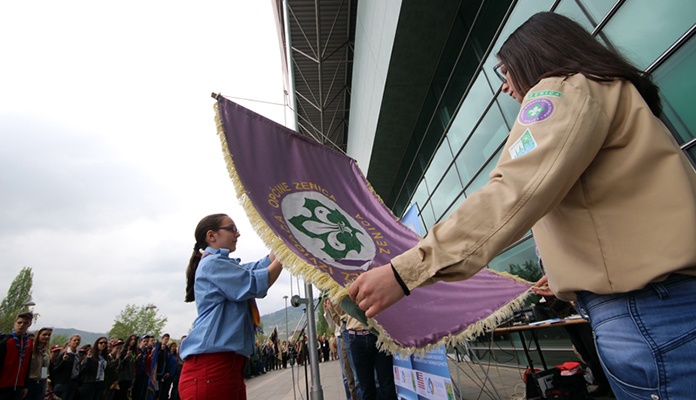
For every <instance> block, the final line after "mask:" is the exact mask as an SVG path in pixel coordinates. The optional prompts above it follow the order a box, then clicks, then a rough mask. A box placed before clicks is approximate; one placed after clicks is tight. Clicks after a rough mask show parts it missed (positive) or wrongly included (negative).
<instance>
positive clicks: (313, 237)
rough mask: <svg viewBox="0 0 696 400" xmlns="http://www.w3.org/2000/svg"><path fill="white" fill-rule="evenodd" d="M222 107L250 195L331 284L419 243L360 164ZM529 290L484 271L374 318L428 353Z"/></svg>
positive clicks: (421, 292)
mask: <svg viewBox="0 0 696 400" xmlns="http://www.w3.org/2000/svg"><path fill="white" fill-rule="evenodd" d="M218 108H219V114H220V119H221V122H222V129H223V131H224V134H225V137H226V140H227V144H228V150H229V154H230V156H231V158H232V163H233V166H234V170H235V171H236V174H237V176H238V178H239V180H240V182H241V184H242V186H243V188H244V191H245V194H246V196H248V198H249V200H250V201H251V202H252V204H253V205H254V208H255V209H256V211H257V213H258V214H259V216H260V217H261V218H262V219H263V221H264V222H265V225H266V226H267V228H268V229H270V230H271V231H272V232H273V234H274V235H276V236H277V237H279V238H280V239H282V241H283V243H284V244H285V246H287V248H288V249H290V250H292V251H293V253H294V254H296V255H297V256H298V257H299V258H300V259H301V260H303V261H304V262H305V263H306V264H307V265H308V266H311V267H314V268H315V269H317V270H319V271H321V272H323V273H325V274H327V275H328V276H330V277H331V278H333V281H332V282H331V284H336V285H340V286H346V284H347V283H348V282H350V281H352V280H353V279H355V278H356V277H357V276H358V275H359V274H360V273H362V272H364V271H366V270H368V269H369V268H372V267H375V266H380V265H383V264H387V263H389V261H390V260H391V258H393V257H394V256H396V255H398V254H400V253H402V252H404V251H406V250H408V249H409V248H411V247H413V246H414V245H415V244H416V243H417V242H418V237H417V236H416V235H415V234H414V233H413V232H412V231H411V230H410V229H408V228H407V227H406V226H405V225H403V224H402V223H401V222H399V221H398V218H397V217H396V216H394V214H393V213H392V212H391V211H390V210H389V209H388V208H387V207H386V206H385V205H384V204H383V203H382V201H381V200H380V199H379V197H378V196H376V195H375V194H374V193H373V192H372V191H371V189H370V187H369V185H368V183H367V181H366V179H365V177H364V176H363V175H362V173H361V172H360V170H359V168H358V167H357V165H356V163H355V160H353V159H351V158H349V157H348V156H346V155H345V154H342V153H340V152H338V151H335V150H332V149H330V148H328V147H325V146H323V145H321V144H319V143H317V142H314V141H311V140H309V139H307V138H305V137H302V136H300V135H298V134H297V133H295V132H293V131H291V130H290V129H288V128H286V127H284V126H282V125H280V124H277V123H275V122H273V121H271V120H269V119H267V118H265V117H263V116H261V115H258V114H256V113H254V112H252V111H250V110H247V109H246V108H244V107H242V106H240V105H238V104H236V103H234V102H231V101H229V100H227V99H224V98H222V97H220V98H219V99H218ZM528 288H529V285H528V284H524V283H521V282H518V281H516V280H514V279H510V278H508V277H505V276H501V275H499V274H496V273H494V272H491V271H489V270H482V271H481V272H479V273H478V274H476V275H475V276H474V277H472V278H471V279H468V280H466V281H461V282H448V283H445V282H439V283H437V284H434V285H431V286H426V287H422V288H418V289H416V290H414V291H413V292H412V294H411V296H408V297H406V298H404V299H403V300H401V301H399V302H398V303H396V304H395V305H394V306H392V307H391V308H389V309H388V310H385V311H383V312H382V313H380V314H379V315H377V316H376V317H375V318H374V319H375V321H376V322H377V323H378V324H379V325H380V326H381V327H382V328H383V329H384V331H385V332H386V333H387V334H388V335H389V336H390V337H391V339H392V340H393V341H394V342H396V343H397V344H398V345H400V346H402V347H417V348H422V347H425V346H428V345H432V344H436V343H437V342H438V341H440V340H442V339H443V338H445V337H447V336H448V335H459V334H461V333H462V332H464V331H465V330H466V329H468V328H469V327H470V326H471V325H472V324H476V323H478V322H480V321H482V320H483V319H485V318H487V317H489V316H490V315H491V314H493V313H495V312H497V311H498V310H500V309H501V308H503V307H505V306H506V305H507V304H508V303H510V302H511V301H512V300H514V299H515V298H517V297H518V296H519V295H521V294H522V293H524V292H525V291H527V289H528ZM323 289H326V288H323Z"/></svg>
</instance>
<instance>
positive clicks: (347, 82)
mask: <svg viewBox="0 0 696 400" xmlns="http://www.w3.org/2000/svg"><path fill="white" fill-rule="evenodd" d="M273 3H274V11H275V13H276V21H277V23H278V24H277V26H278V30H279V35H280V40H281V43H282V44H283V48H284V49H285V48H287V45H288V43H290V45H291V47H292V60H293V63H292V64H293V65H292V70H291V71H288V65H287V60H286V59H283V64H284V65H283V67H284V70H285V71H286V83H288V80H289V79H292V81H293V85H292V86H286V87H294V96H295V109H296V110H297V123H298V126H297V131H298V132H299V133H300V134H302V135H305V136H308V137H311V138H314V139H315V140H317V141H319V142H321V143H323V144H326V145H328V146H330V147H333V148H336V149H339V150H341V151H345V150H346V135H347V132H348V115H349V113H348V111H349V110H348V109H349V106H350V86H351V77H352V63H353V49H354V41H355V16H356V10H357V1H356V0H321V1H314V0H312V1H309V0H287V5H288V13H287V15H288V17H287V23H288V24H289V27H290V38H289V39H290V40H289V41H288V40H287V39H288V38H287V37H286V35H285V30H284V26H285V25H284V24H285V22H286V21H285V18H284V8H283V7H284V3H283V1H281V0H273ZM288 72H292V74H288ZM291 104H292V103H291Z"/></svg>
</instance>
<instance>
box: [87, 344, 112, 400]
mask: <svg viewBox="0 0 696 400" xmlns="http://www.w3.org/2000/svg"><path fill="white" fill-rule="evenodd" d="M108 346H109V340H108V339H107V338H106V337H105V336H101V337H99V338H97V340H96V341H95V342H94V345H93V346H92V348H91V349H89V350H88V351H87V357H85V359H84V360H83V361H82V367H81V368H80V375H81V377H82V386H81V387H80V400H97V399H99V398H100V397H101V395H102V393H103V392H104V389H106V387H105V383H104V378H105V376H106V364H107V362H108V360H109V347H108Z"/></svg>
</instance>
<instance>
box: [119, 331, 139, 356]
mask: <svg viewBox="0 0 696 400" xmlns="http://www.w3.org/2000/svg"><path fill="white" fill-rule="evenodd" d="M132 339H135V341H134V342H133V344H132V345H131V340H132ZM128 350H130V351H131V354H133V355H135V354H137V351H138V335H133V334H131V335H129V336H128V339H126V341H125V342H124V343H123V349H121V358H123V357H125V356H126V353H128Z"/></svg>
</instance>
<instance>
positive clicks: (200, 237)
mask: <svg viewBox="0 0 696 400" xmlns="http://www.w3.org/2000/svg"><path fill="white" fill-rule="evenodd" d="M226 216H227V214H212V215H208V216H207V217H204V218H203V219H202V220H201V221H200V222H199V223H198V225H196V231H195V232H194V237H195V238H196V244H194V245H193V253H192V254H191V258H190V259H189V263H188V267H186V299H185V301H186V302H187V303H190V302H192V301H194V300H196V295H195V294H194V292H193V283H194V281H195V280H196V270H197V269H198V263H199V262H201V252H200V250H201V249H205V248H206V247H207V245H208V243H207V242H206V241H205V235H206V234H207V233H208V231H211V230H212V231H216V230H218V229H220V227H221V226H222V219H223V218H225V217H226Z"/></svg>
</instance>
